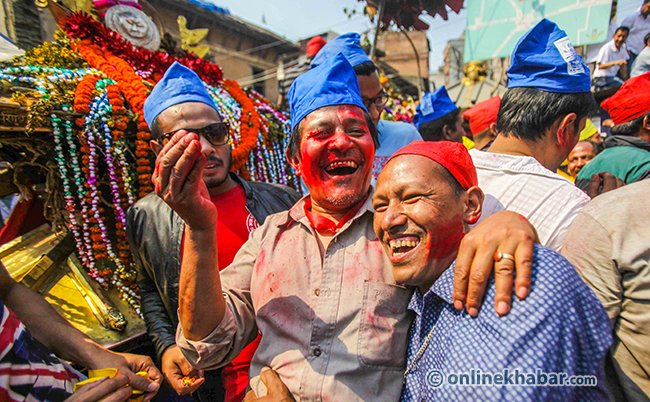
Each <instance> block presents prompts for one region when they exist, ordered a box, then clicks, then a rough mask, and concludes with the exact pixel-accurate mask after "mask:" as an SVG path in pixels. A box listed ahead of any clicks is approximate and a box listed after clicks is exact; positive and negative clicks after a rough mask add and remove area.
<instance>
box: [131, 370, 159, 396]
mask: <svg viewBox="0 0 650 402" xmlns="http://www.w3.org/2000/svg"><path fill="white" fill-rule="evenodd" d="M128 378H129V385H130V386H132V387H133V388H135V389H139V390H140V391H144V392H156V391H158V388H159V387H160V385H159V384H158V383H156V382H154V381H150V380H148V379H147V378H145V377H142V376H139V375H136V374H134V373H130V374H128Z"/></svg>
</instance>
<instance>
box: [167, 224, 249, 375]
mask: <svg viewBox="0 0 650 402" xmlns="http://www.w3.org/2000/svg"><path fill="white" fill-rule="evenodd" d="M260 229H261V228H260ZM259 235H260V230H256V231H254V232H253V233H251V236H250V237H249V239H248V241H246V243H244V245H243V246H242V247H241V248H240V249H239V252H238V253H237V255H236V256H235V259H234V260H233V263H232V264H230V265H229V266H228V267H226V268H225V269H224V270H222V271H221V272H220V277H221V288H222V290H223V296H224V299H225V301H226V309H225V312H224V316H223V318H222V320H221V322H220V323H219V325H217V327H216V328H215V329H214V330H213V331H212V332H211V333H210V334H208V335H207V336H206V337H205V338H203V339H201V340H198V341H191V340H189V339H187V338H185V335H184V334H183V328H182V327H181V325H179V326H178V328H177V330H176V344H177V345H178V347H179V348H180V349H181V351H182V352H183V355H184V356H185V358H186V359H187V360H188V361H189V362H190V364H192V366H193V367H195V368H197V369H202V370H207V369H214V368H219V367H223V366H225V365H226V364H228V363H230V362H231V361H232V360H233V359H234V358H235V357H237V356H238V355H239V353H240V352H241V351H242V349H243V348H244V347H246V346H247V345H248V344H249V343H251V342H252V341H253V339H255V337H256V336H257V333H258V330H257V325H256V323H255V310H254V308H253V302H252V299H251V290H250V285H251V275H252V273H253V268H254V266H255V262H256V259H257V256H258V254H259V251H260V246H259V244H260V243H259V240H258V239H259ZM179 302H181V301H179ZM179 321H180V320H179Z"/></svg>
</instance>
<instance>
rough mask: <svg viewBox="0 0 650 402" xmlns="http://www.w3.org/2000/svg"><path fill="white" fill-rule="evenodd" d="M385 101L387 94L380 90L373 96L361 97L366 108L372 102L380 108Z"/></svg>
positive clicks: (386, 100)
mask: <svg viewBox="0 0 650 402" xmlns="http://www.w3.org/2000/svg"><path fill="white" fill-rule="evenodd" d="M386 102H388V94H387V93H386V91H381V92H380V93H379V95H377V96H375V97H374V98H363V104H364V105H365V106H366V107H367V108H370V105H373V104H374V105H375V106H376V107H377V108H378V109H379V108H382V107H383V106H384V105H385V104H386Z"/></svg>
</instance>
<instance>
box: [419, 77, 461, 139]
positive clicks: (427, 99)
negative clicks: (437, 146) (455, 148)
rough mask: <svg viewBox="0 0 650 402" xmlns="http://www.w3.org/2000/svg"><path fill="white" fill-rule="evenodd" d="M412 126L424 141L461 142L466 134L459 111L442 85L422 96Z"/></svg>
mask: <svg viewBox="0 0 650 402" xmlns="http://www.w3.org/2000/svg"><path fill="white" fill-rule="evenodd" d="M413 124H415V127H417V129H418V131H419V132H420V134H421V135H422V139H423V140H425V141H452V142H463V136H464V135H465V134H466V133H465V128H463V116H462V115H461V114H460V109H459V108H458V107H457V106H456V104H455V103H454V102H453V101H452V100H451V98H450V97H449V94H447V88H445V86H444V85H443V86H441V87H440V88H438V89H437V90H436V91H435V92H433V93H431V92H429V93H426V94H424V96H422V100H420V103H419V104H418V107H417V108H416V109H415V116H414V117H413Z"/></svg>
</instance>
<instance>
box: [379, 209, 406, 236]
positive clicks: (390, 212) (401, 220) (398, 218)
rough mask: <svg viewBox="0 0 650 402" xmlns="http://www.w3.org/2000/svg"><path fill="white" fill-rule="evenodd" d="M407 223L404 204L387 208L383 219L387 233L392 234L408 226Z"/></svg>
mask: <svg viewBox="0 0 650 402" xmlns="http://www.w3.org/2000/svg"><path fill="white" fill-rule="evenodd" d="M406 221H407V220H406V215H404V210H403V208H402V204H401V203H399V202H396V203H393V204H391V205H389V206H388V207H387V208H386V211H385V212H384V215H383V218H382V225H383V226H384V230H385V231H387V232H388V233H391V232H395V231H397V230H398V229H400V228H401V227H402V226H404V225H406Z"/></svg>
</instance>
